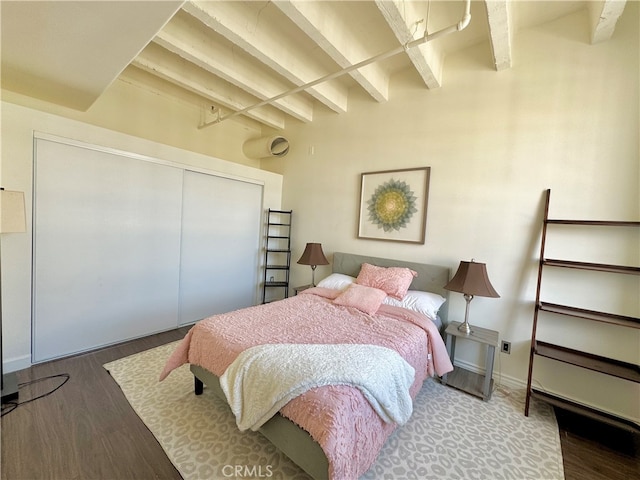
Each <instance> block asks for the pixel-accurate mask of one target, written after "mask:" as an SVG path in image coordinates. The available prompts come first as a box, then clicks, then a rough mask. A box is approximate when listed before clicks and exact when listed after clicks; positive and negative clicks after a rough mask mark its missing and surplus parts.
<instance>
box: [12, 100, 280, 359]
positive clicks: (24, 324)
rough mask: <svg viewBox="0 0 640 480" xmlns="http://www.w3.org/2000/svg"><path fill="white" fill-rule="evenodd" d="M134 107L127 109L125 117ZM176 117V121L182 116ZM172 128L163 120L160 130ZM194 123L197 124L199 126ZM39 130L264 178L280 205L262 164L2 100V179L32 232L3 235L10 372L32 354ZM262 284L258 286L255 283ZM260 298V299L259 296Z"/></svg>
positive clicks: (231, 138) (273, 179)
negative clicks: (21, 198) (21, 199)
mask: <svg viewBox="0 0 640 480" xmlns="http://www.w3.org/2000/svg"><path fill="white" fill-rule="evenodd" d="M129 114H130V112H128V111H126V110H125V111H123V113H122V114H121V115H122V116H123V117H124V116H127V115H129ZM181 120H182V118H177V119H176V121H181ZM160 126H164V128H170V125H167V124H166V123H164V124H163V123H162V121H161V119H160V118H159V119H158V124H157V125H156V126H155V127H154V128H155V129H156V130H159V129H160ZM194 128H195V127H194ZM34 131H39V132H43V133H48V134H52V135H57V136H61V137H66V138H70V139H73V140H78V141H82V142H86V143H90V144H95V145H101V146H105V147H110V148H113V149H117V150H122V151H126V152H132V153H136V154H139V155H143V156H148V157H152V158H156V159H158V160H161V161H166V162H171V163H174V164H179V165H189V166H192V167H197V168H198V169H202V171H205V172H206V171H211V172H220V173H223V174H227V175H230V176H234V177H239V178H248V179H252V180H256V181H260V182H264V206H265V207H272V208H273V207H274V208H278V207H280V203H281V194H282V177H281V176H280V175H278V174H274V173H271V172H267V171H264V170H259V169H257V168H253V167H249V166H246V165H241V164H239V163H232V162H229V161H225V160H221V159H219V158H214V157H211V156H205V155H202V154H199V153H194V152H189V151H186V150H182V149H179V148H175V147H172V146H168V145H163V144H161V143H157V142H154V141H150V140H145V139H142V138H139V137H134V136H131V135H125V134H122V133H119V132H115V131H113V130H107V129H104V128H101V127H96V126H94V125H90V124H88V123H84V122H79V121H76V120H70V119H68V118H63V117H60V116H57V115H52V114H49V113H43V112H41V111H38V110H33V109H31V108H26V107H23V106H18V105H15V104H12V103H7V102H2V149H1V152H2V164H1V165H0V166H1V168H0V171H1V173H2V176H1V177H0V180H1V181H2V185H3V186H4V187H5V188H7V189H10V190H21V191H24V192H25V197H26V203H27V205H26V209H27V225H28V231H27V233H24V234H17V233H16V234H6V235H3V236H2V303H3V305H2V313H3V317H2V320H3V343H4V349H3V358H4V366H5V369H6V370H5V371H12V370H17V369H21V368H25V367H28V366H29V365H30V357H31V248H32V242H31V235H32V229H31V220H32V218H31V208H32V202H31V198H32V193H33V192H32V184H33V179H32V175H33V132H34ZM227 134H228V138H227V142H228V145H238V146H239V148H240V149H241V145H242V141H243V138H242V136H239V135H233V134H231V132H230V131H227ZM256 289H258V285H256ZM256 298H259V297H258V296H256Z"/></svg>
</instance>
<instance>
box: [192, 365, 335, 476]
mask: <svg viewBox="0 0 640 480" xmlns="http://www.w3.org/2000/svg"><path fill="white" fill-rule="evenodd" d="M189 368H190V369H191V372H192V373H193V376H194V389H195V394H196V395H201V394H202V392H203V389H204V385H205V384H206V385H207V387H208V388H210V389H211V390H212V391H213V393H214V394H215V395H216V396H218V397H219V398H221V399H222V400H224V401H225V403H227V399H226V397H225V395H224V392H223V391H222V388H221V387H220V380H219V378H218V377H217V376H216V375H214V374H213V373H211V372H209V371H208V370H205V369H204V368H202V367H199V366H197V365H190V366H189ZM258 431H259V432H260V433H261V434H262V435H263V436H264V437H266V438H267V440H269V441H270V442H271V443H273V445H275V447H276V448H277V449H278V450H280V451H281V452H282V453H284V454H285V455H286V456H287V457H289V458H290V459H291V460H292V461H293V462H294V463H295V464H296V465H298V466H299V467H300V468H302V469H303V470H304V471H305V472H307V473H308V474H309V475H311V477H313V478H314V479H315V480H327V479H328V478H329V461H328V460H327V457H326V455H325V454H324V451H323V450H322V447H321V446H320V445H319V444H318V443H317V442H316V441H315V440H313V438H311V435H309V433H308V432H307V431H306V430H303V429H302V428H300V427H299V426H298V425H296V424H295V423H293V422H292V421H291V420H289V419H288V418H285V417H283V416H282V415H280V414H279V413H276V414H275V415H274V416H273V417H272V418H271V419H270V420H269V421H268V422H267V423H265V424H264V425H263V426H262V427H260V429H259V430H258Z"/></svg>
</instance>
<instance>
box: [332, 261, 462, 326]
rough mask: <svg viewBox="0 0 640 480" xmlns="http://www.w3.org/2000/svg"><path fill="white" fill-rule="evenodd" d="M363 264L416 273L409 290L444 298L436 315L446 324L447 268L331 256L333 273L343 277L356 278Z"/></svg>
mask: <svg viewBox="0 0 640 480" xmlns="http://www.w3.org/2000/svg"><path fill="white" fill-rule="evenodd" d="M363 263H369V264H371V265H377V266H379V267H407V268H410V269H412V270H415V271H416V272H418V276H417V277H416V278H414V279H413V282H412V283H411V287H410V288H411V290H422V291H424V292H433V293H437V294H438V295H442V296H443V297H444V298H446V299H447V301H446V302H445V303H444V305H442V307H440V311H439V312H438V315H439V317H440V318H441V319H442V321H443V322H444V324H445V325H446V324H447V323H448V319H447V313H448V311H449V291H448V290H445V289H444V286H445V285H446V284H447V282H448V281H449V273H450V271H449V267H443V266H441V265H429V264H426V263H416V262H406V261H402V260H392V259H389V258H377V257H369V256H366V255H355V254H353V253H341V252H336V253H334V254H333V272H334V273H343V274H345V275H350V276H352V277H357V276H358V273H359V272H360V267H361V266H362V264H363Z"/></svg>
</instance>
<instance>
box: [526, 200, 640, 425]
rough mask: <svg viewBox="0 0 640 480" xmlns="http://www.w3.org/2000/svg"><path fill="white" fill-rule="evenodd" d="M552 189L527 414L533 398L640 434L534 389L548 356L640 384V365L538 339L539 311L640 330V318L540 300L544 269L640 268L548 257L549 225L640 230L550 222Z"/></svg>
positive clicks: (628, 271) (626, 271)
mask: <svg viewBox="0 0 640 480" xmlns="http://www.w3.org/2000/svg"><path fill="white" fill-rule="evenodd" d="M550 197H551V190H550V189H549V190H547V191H546V200H545V207H544V219H543V222H542V241H541V245H540V257H539V264H538V282H537V288H536V300H535V309H534V317H533V327H532V332H531V350H530V355H529V372H528V377H527V390H526V399H525V412H524V413H525V415H526V416H528V415H529V407H530V401H531V398H532V397H533V398H538V399H541V400H543V401H545V402H547V403H549V404H551V405H555V406H558V407H561V408H564V409H567V410H570V411H573V412H575V413H581V414H584V415H586V416H588V417H591V418H595V419H598V420H600V421H603V422H605V423H608V424H610V425H615V426H618V427H621V428H625V429H630V430H632V431H636V432H637V431H638V430H639V429H640V427H639V426H638V425H637V424H636V423H634V422H632V421H630V420H627V419H624V418H619V417H616V416H615V415H613V414H611V413H609V412H605V411H601V410H598V409H595V408H593V407H590V406H587V405H584V404H582V403H579V402H575V401H572V400H568V399H567V398H564V397H563V396H561V395H558V394H555V393H550V392H544V391H541V390H539V389H535V388H533V387H532V381H533V367H534V363H535V359H536V357H545V358H548V359H551V360H553V361H556V362H561V363H565V364H569V365H573V366H577V367H580V368H584V369H588V370H591V371H595V372H599V373H602V374H605V375H609V376H613V377H616V378H619V379H622V380H625V381H630V382H634V383H640V365H637V364H635V363H628V362H624V361H620V360H617V359H613V358H609V357H604V356H600V355H594V354H592V353H589V352H586V351H581V350H577V349H573V348H567V347H564V346H561V345H556V344H554V343H550V342H544V341H541V340H538V339H537V338H536V332H537V328H538V322H539V314H540V312H546V313H549V314H552V315H560V316H569V317H574V318H579V319H582V320H585V321H593V322H601V323H606V324H609V325H612V326H615V327H623V328H634V329H638V328H640V318H636V317H631V316H625V315H618V314H614V313H609V312H602V311H596V310H590V309H586V308H580V307H575V306H569V305H561V304H557V303H550V302H544V301H542V300H541V298H540V297H541V286H542V278H543V270H544V269H545V268H546V267H559V268H568V269H578V270H591V271H595V272H604V273H610V274H622V275H640V267H636V266H627V265H613V264H606V263H593V262H582V261H574V260H564V259H550V258H545V245H546V240H547V227H548V226H549V225H581V226H589V227H633V228H638V227H640V222H636V221H608V220H607V221H602V220H562V219H549V201H550Z"/></svg>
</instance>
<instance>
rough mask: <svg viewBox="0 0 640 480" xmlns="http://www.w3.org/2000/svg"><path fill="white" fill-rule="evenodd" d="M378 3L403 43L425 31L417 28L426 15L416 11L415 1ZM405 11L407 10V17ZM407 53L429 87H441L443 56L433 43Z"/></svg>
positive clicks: (384, 0) (383, 1)
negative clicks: (423, 15)
mask: <svg viewBox="0 0 640 480" xmlns="http://www.w3.org/2000/svg"><path fill="white" fill-rule="evenodd" d="M376 5H377V6H378V9H379V10H380V13H382V16H383V17H384V19H385V20H386V22H387V23H388V24H389V27H391V30H392V31H393V33H394V34H395V36H396V38H397V39H398V41H399V42H400V43H401V44H402V45H404V44H406V43H408V42H410V41H411V40H414V39H415V38H418V37H420V36H421V35H422V33H423V32H424V28H422V30H421V31H420V29H417V28H415V27H416V25H417V23H416V22H418V21H420V20H424V17H422V16H420V15H419V14H417V13H416V12H415V10H414V5H413V3H411V2H408V3H402V2H400V1H399V0H391V1H387V0H376ZM403 12H406V17H407V18H405V14H403ZM407 55H408V57H409V59H410V60H411V63H413V66H414V68H415V69H416V70H417V71H418V74H419V75H420V77H421V78H422V80H423V81H424V83H425V85H426V86H427V87H428V88H438V87H440V85H441V84H442V62H443V58H442V56H441V55H440V54H439V53H438V52H437V51H435V49H434V47H433V46H432V45H430V44H428V43H426V44H423V45H420V46H419V47H418V48H412V49H409V50H407Z"/></svg>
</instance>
